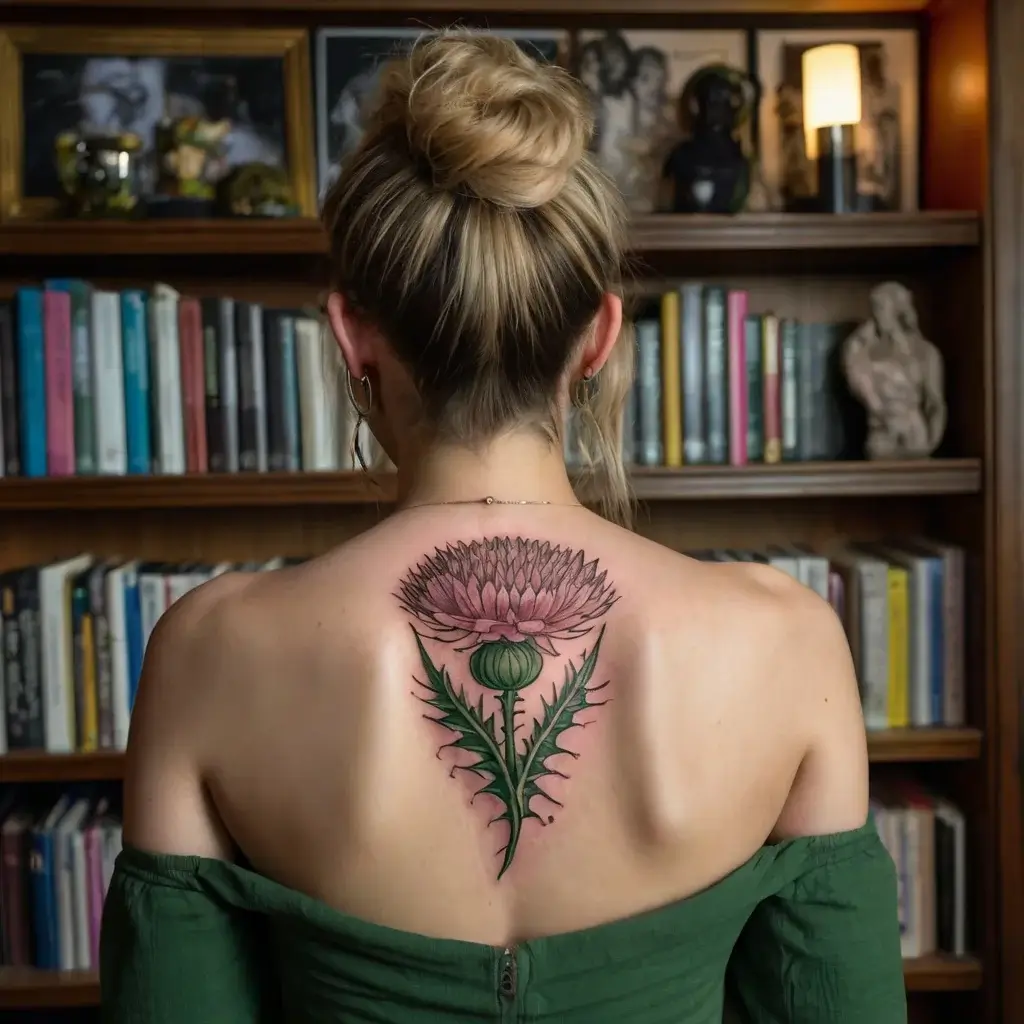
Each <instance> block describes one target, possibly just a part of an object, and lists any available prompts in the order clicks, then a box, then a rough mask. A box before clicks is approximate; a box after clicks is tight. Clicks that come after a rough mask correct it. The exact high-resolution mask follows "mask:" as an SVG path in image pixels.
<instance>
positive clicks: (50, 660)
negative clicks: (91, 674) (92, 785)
mask: <svg viewBox="0 0 1024 1024" xmlns="http://www.w3.org/2000/svg"><path fill="white" fill-rule="evenodd" d="M91 564H92V556H91V555H79V556H78V557H76V558H70V559H68V560H67V561H64V562H55V563H54V564H53V565H46V566H43V567H42V568H41V569H40V570H39V618H40V620H41V621H40V639H41V643H40V647H41V648H42V655H43V658H42V668H43V727H44V731H45V735H46V750H47V753H50V754H70V753H72V752H73V751H74V749H75V692H74V673H73V671H72V653H71V652H72V646H71V645H72V637H71V609H70V601H69V595H68V589H69V587H70V581H71V579H72V577H74V576H77V575H78V574H79V573H81V572H85V570H86V569H88V568H89V566H90V565H91Z"/></svg>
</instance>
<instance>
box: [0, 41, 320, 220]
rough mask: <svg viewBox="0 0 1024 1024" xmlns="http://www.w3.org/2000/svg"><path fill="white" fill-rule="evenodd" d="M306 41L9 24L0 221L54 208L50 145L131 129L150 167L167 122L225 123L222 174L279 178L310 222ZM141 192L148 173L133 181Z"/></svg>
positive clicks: (2, 93)
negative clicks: (270, 170)
mask: <svg viewBox="0 0 1024 1024" xmlns="http://www.w3.org/2000/svg"><path fill="white" fill-rule="evenodd" d="M309 81H310V74H309V45H308V39H307V36H306V33H305V32H304V31H302V30H298V29H296V30H292V29H287V30H285V29H268V30H263V29H256V30H251V31H250V30H235V29H205V30H203V31H202V32H199V31H196V30H192V29H189V30H178V29H116V28H94V27H88V28H65V27H61V28H10V29H6V30H3V31H0V217H6V218H10V217H39V216H48V215H52V214H53V213H54V212H56V210H57V209H58V205H59V197H60V195H61V189H60V184H59V179H58V176H57V166H56V159H55V149H54V144H55V141H56V138H57V136H58V135H60V134H61V133H62V132H68V131H76V130H77V131H86V132H88V133H89V134H104V133H111V134H120V133H125V132H131V133H134V134H135V135H137V136H138V137H139V139H140V140H141V143H142V160H141V165H142V167H143V168H145V167H146V166H147V165H153V164H154V161H153V160H152V156H153V149H154V140H155V134H156V129H157V126H158V125H159V124H160V122H161V121H162V120H164V119H165V118H167V117H171V118H174V117H186V116H192V115H195V116H203V117H207V118H210V119H216V120H219V119H222V118H226V119H227V120H229V121H230V130H229V132H228V134H227V136H226V137H225V140H224V142H225V147H226V149H225V170H226V171H230V170H231V169H232V168H233V167H237V166H239V165H240V164H246V163H250V162H255V161H259V162H262V163H267V164H269V165H271V166H273V167H278V168H282V169H284V170H286V171H287V173H288V176H289V178H290V180H291V184H292V189H293V192H294V198H295V202H296V204H297V205H298V207H299V209H300V211H301V212H302V214H303V215H304V216H315V214H316V203H315V196H314V190H313V178H312V154H313V142H312V127H311V126H312V110H311V106H312V105H311V100H310V89H309ZM141 177H142V186H141V187H142V192H143V194H145V191H146V189H147V188H150V187H151V186H152V179H153V175H152V174H150V175H148V176H147V174H146V173H145V171H143V173H142V175H141Z"/></svg>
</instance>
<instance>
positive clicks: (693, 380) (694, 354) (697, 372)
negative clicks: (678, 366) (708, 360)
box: [679, 283, 708, 466]
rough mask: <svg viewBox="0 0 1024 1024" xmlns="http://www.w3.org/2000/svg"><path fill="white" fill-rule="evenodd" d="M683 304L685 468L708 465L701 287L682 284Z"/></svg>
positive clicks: (702, 294) (702, 297) (702, 292)
mask: <svg viewBox="0 0 1024 1024" xmlns="http://www.w3.org/2000/svg"><path fill="white" fill-rule="evenodd" d="M679 294H680V299H681V302H682V338H681V348H682V363H683V369H682V375H683V458H684V459H685V461H686V463H687V465H691V466H698V465H700V464H701V463H702V462H706V461H707V457H708V438H707V428H706V423H707V421H706V417H705V412H706V408H705V407H706V405H707V402H706V400H705V388H704V287H703V285H700V284H693V283H689V284H684V285H683V286H682V287H681V288H680V289H679Z"/></svg>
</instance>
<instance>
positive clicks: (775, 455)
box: [761, 313, 782, 464]
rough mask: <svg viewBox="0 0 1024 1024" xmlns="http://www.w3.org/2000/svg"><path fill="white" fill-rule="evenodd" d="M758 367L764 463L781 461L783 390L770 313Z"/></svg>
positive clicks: (763, 327)
mask: <svg viewBox="0 0 1024 1024" xmlns="http://www.w3.org/2000/svg"><path fill="white" fill-rule="evenodd" d="M761 341H762V350H761V355H762V359H761V363H762V366H763V373H764V390H763V395H764V461H765V462H767V463H773V464H774V463H776V462H779V461H781V459H782V388H781V381H780V380H779V362H780V351H779V350H780V343H779V318H778V317H777V316H775V315H774V314H773V313H769V314H768V315H766V316H765V317H764V318H763V319H762V321H761Z"/></svg>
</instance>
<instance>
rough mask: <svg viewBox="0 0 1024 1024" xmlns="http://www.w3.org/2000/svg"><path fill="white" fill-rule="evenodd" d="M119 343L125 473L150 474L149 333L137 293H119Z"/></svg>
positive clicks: (140, 295)
mask: <svg viewBox="0 0 1024 1024" xmlns="http://www.w3.org/2000/svg"><path fill="white" fill-rule="evenodd" d="M121 343H122V345H123V360H124V427H125V438H126V441H127V444H128V472H129V473H150V472H152V469H153V450H152V441H151V439H150V432H149V406H150V395H149V386H150V385H149V333H148V330H147V323H146V293H145V292H143V291H140V290H138V289H132V290H130V291H125V292H122V293H121Z"/></svg>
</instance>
